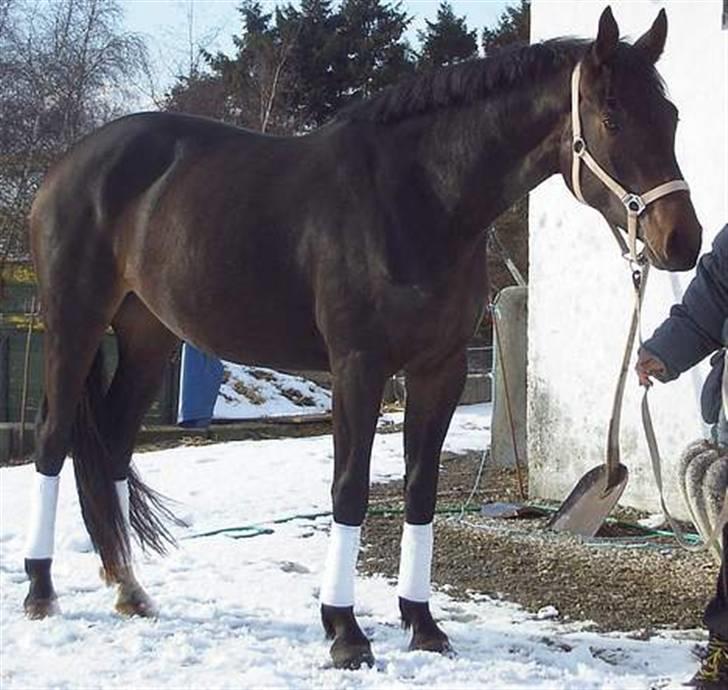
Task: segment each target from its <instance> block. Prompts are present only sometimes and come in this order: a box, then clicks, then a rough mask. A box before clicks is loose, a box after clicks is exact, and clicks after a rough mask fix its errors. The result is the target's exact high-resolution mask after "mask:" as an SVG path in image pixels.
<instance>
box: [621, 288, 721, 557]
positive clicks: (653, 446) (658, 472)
mask: <svg viewBox="0 0 728 690" xmlns="http://www.w3.org/2000/svg"><path fill="white" fill-rule="evenodd" d="M643 276H644V277H643V279H644V278H646V274H643ZM634 318H636V319H637V323H638V331H639V342H640V345H642V324H641V299H640V298H637V299H636V300H635V317H634ZM649 390H650V389H649V388H648V387H647V388H645V392H644V393H643V394H642V403H641V406H640V407H641V412H642V426H643V428H644V431H645V439H646V440H647V448H648V450H649V453H650V463H651V464H652V473H653V474H654V476H655V484H656V485H657V491H658V493H659V495H660V507H661V508H662V513H663V515H664V516H665V519H666V520H667V522H668V524H669V525H670V529H671V530H672V533H673V534H674V535H675V540H676V541H677V543H678V544H679V546H680V547H681V548H683V549H685V551H690V552H691V553H700V552H702V551H707V550H708V549H710V548H712V547H713V546H716V547H717V549H718V550H719V551H720V536H721V533H722V531H723V525H724V524H725V523H726V522H728V500H725V499H724V500H723V507H722V508H721V511H720V514H719V515H718V518H717V519H716V521H715V525H714V526H713V530H712V531H711V533H710V534H709V535H708V537H707V539H705V541H704V542H703V543H701V544H693V543H691V542H689V541H688V540H687V538H686V537H685V533H684V532H683V530H682V528H681V527H680V525H679V523H678V522H677V520H676V519H675V518H674V517H673V516H672V514H671V513H670V511H669V510H668V508H667V504H666V502H665V491H664V486H663V483H662V457H661V455H660V449H659V447H658V445H657V436H656V435H655V428H654V425H653V424H652V414H651V413H650V404H649V401H648V395H649ZM688 509H690V506H688ZM691 512H692V511H691ZM693 521H694V522H696V521H695V520H693ZM696 526H697V522H696Z"/></svg>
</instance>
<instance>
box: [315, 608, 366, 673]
mask: <svg viewBox="0 0 728 690" xmlns="http://www.w3.org/2000/svg"><path fill="white" fill-rule="evenodd" d="M321 622H322V623H323V624H324V630H325V631H326V637H327V639H329V640H333V641H334V643H333V644H332V645H331V650H330V654H331V661H332V662H333V665H334V668H338V669H347V670H350V671H356V670H357V669H360V668H361V667H362V666H368V667H369V668H371V667H372V666H374V655H373V654H372V647H371V645H370V644H369V640H368V639H367V636H366V635H365V634H364V633H363V632H362V630H361V628H360V627H359V624H358V623H357V622H356V618H355V617H354V608H353V607H352V606H345V607H339V606H327V605H326V604H322V605H321Z"/></svg>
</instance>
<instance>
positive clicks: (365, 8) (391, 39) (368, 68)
mask: <svg viewBox="0 0 728 690" xmlns="http://www.w3.org/2000/svg"><path fill="white" fill-rule="evenodd" d="M339 13H340V17H341V25H340V33H341V37H342V39H343V42H344V45H343V49H344V50H345V51H346V57H347V62H346V85H347V92H348V93H347V95H348V96H350V97H352V98H366V97H368V96H371V95H372V94H374V93H376V92H377V91H379V90H380V89H382V88H384V87H385V86H389V85H390V84H393V83H394V82H396V81H398V80H399V79H401V78H402V77H403V76H404V75H406V74H410V73H411V72H412V71H413V70H414V57H413V54H412V50H411V49H410V47H409V44H408V43H407V41H406V40H405V39H404V38H403V36H404V32H405V31H406V30H407V27H408V26H409V24H410V22H411V21H412V18H411V17H409V16H407V13H406V12H405V11H404V10H402V6H401V3H399V2H398V3H396V4H390V3H388V2H382V0H343V2H342V3H341V8H340V10H339Z"/></svg>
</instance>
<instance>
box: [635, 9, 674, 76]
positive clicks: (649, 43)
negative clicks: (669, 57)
mask: <svg viewBox="0 0 728 690" xmlns="http://www.w3.org/2000/svg"><path fill="white" fill-rule="evenodd" d="M666 38H667V13H666V12H665V10H664V9H661V10H660V12H659V14H658V15H657V19H655V21H654V23H653V24H652V26H651V27H650V30H649V31H647V32H646V33H645V34H644V35H643V36H640V38H638V39H637V41H635V44H634V47H635V48H637V49H638V50H640V51H641V52H642V53H643V54H644V56H645V57H646V58H647V59H648V60H649V61H650V62H652V63H655V62H657V61H658V60H659V59H660V55H662V51H663V49H664V48H665V39H666Z"/></svg>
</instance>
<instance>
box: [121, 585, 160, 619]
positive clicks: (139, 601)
mask: <svg viewBox="0 0 728 690" xmlns="http://www.w3.org/2000/svg"><path fill="white" fill-rule="evenodd" d="M114 608H115V609H116V612H117V613H119V614H121V615H122V616H127V617H129V618H131V617H132V616H139V617H140V618H157V617H158V616H159V609H158V608H157V605H156V604H155V603H154V601H153V599H152V598H151V597H150V596H149V595H148V594H147V593H146V592H145V591H144V590H143V589H142V588H141V587H134V588H131V589H128V590H126V589H124V588H123V587H120V588H119V596H118V597H117V599H116V604H115V605H114Z"/></svg>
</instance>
